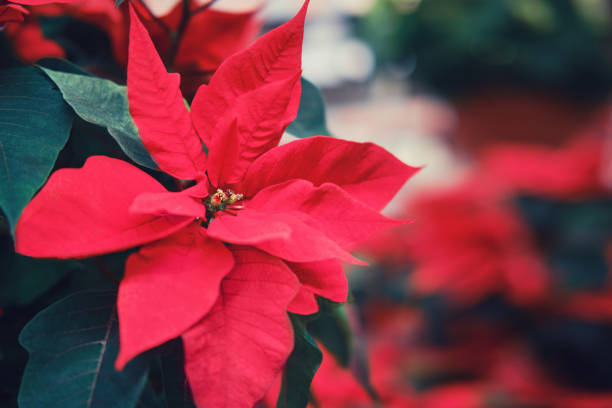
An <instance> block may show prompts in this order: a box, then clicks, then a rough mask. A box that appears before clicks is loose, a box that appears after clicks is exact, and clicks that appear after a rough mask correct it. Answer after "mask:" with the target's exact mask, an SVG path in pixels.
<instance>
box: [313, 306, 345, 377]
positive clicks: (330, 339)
mask: <svg viewBox="0 0 612 408" xmlns="http://www.w3.org/2000/svg"><path fill="white" fill-rule="evenodd" d="M319 307H320V312H319V314H318V315H317V318H316V319H314V320H313V321H311V322H309V323H308V331H309V332H310V333H312V335H313V336H314V337H315V338H317V339H318V340H319V341H320V342H321V344H323V346H325V348H326V349H328V350H329V351H330V352H331V353H332V354H333V355H334V357H336V359H337V360H338V362H339V363H340V364H341V365H342V366H344V367H348V365H349V361H350V359H351V328H350V325H349V323H348V320H347V316H346V311H345V309H344V307H343V305H342V304H340V303H334V302H330V301H327V300H325V299H321V298H319Z"/></svg>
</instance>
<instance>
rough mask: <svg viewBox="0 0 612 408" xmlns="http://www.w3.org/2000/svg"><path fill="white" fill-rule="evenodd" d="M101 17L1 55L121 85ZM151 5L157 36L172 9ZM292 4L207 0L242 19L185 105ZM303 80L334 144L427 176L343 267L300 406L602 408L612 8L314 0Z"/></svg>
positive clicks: (111, 35)
mask: <svg viewBox="0 0 612 408" xmlns="http://www.w3.org/2000/svg"><path fill="white" fill-rule="evenodd" d="M94 3H95V5H96V6H95V7H94V6H93V4H94ZM112 3H113V2H112V1H110V0H109V1H107V2H106V3H104V2H102V1H98V0H95V1H92V2H91V3H89V4H90V5H92V6H91V7H90V8H89V9H88V10H87V12H84V11H83V10H82V9H78V8H77V7H76V6H74V8H73V7H72V6H62V7H60V8H59V9H58V8H54V7H47V8H40V9H38V10H37V11H36V12H35V13H34V12H33V13H32V15H30V16H28V19H27V21H26V22H24V24H22V25H19V26H8V27H7V28H6V30H5V34H6V41H9V42H11V44H12V45H13V47H14V49H15V51H16V52H17V53H18V54H19V56H20V57H21V58H22V59H24V60H26V61H29V62H32V61H35V60H38V59H39V58H41V57H50V56H51V57H57V56H63V57H67V58H68V59H70V60H72V61H73V62H76V63H78V64H79V65H82V66H85V67H88V68H89V69H91V70H93V71H94V72H96V73H98V74H100V75H104V76H106V77H110V78H113V79H117V80H119V81H120V80H121V79H122V75H123V70H122V64H124V63H125V60H124V58H125V45H126V43H125V35H126V31H125V30H126V27H127V25H126V21H125V20H124V17H122V16H121V15H120V14H117V13H116V12H115V11H112ZM148 3H149V7H150V9H151V11H152V12H153V13H155V14H157V15H158V16H163V18H164V20H163V21H165V22H166V23H167V24H168V25H171V24H172V21H173V16H172V7H173V5H174V4H175V3H176V1H170V0H168V1H166V0H149V1H148ZM300 3H301V1H299V0H269V1H265V0H219V1H217V2H216V4H215V6H214V9H216V10H220V11H222V12H225V13H228V12H229V13H237V15H240V16H242V17H239V18H230V19H228V20H227V24H226V25H225V26H224V27H225V28H223V29H222V30H221V32H222V33H223V34H222V35H221V36H220V37H218V38H219V47H216V48H214V47H213V48H211V49H209V50H208V51H209V52H210V54H209V55H210V58H208V59H204V60H198V61H196V63H195V64H194V61H193V58H192V59H190V56H191V57H193V55H192V54H190V53H189V50H190V48H193V47H194V45H193V44H190V45H186V46H185V49H182V50H181V49H179V52H178V54H177V55H176V56H174V57H176V58H174V57H173V58H172V59H173V62H174V65H173V67H174V68H175V70H177V71H180V72H181V73H182V74H183V85H184V91H185V92H186V94H189V89H190V87H192V88H193V86H194V85H197V84H199V83H201V82H202V81H205V80H206V79H207V78H209V76H210V73H211V72H212V71H214V68H215V67H216V65H217V64H218V62H219V61H220V60H221V59H222V58H224V56H225V55H224V53H225V52H228V51H229V49H228V48H227V44H232V46H239V45H240V44H246V43H248V42H249V41H251V40H252V38H254V36H255V35H256V33H257V32H260V31H265V30H268V29H271V28H273V27H275V26H277V25H279V24H281V23H282V22H284V21H286V20H287V19H288V18H290V17H291V16H292V15H293V14H294V13H295V10H296V9H297V7H298V6H299V4H300ZM98 5H99V7H98ZM109 6H110V7H109ZM141 13H142V14H141V17H143V19H144V20H146V15H147V14H146V12H145V10H141ZM207 16H208V14H207ZM226 17H227V16H226ZM226 17H222V16H221V15H213V16H212V17H205V16H204V13H203V16H202V19H203V20H204V19H208V18H210V19H211V20H206V21H208V22H210V21H217V22H218V21H221V20H219V19H220V18H226ZM214 19H217V20H214ZM206 21H204V22H202V23H201V24H205V23H206ZM145 22H146V21H145ZM148 23H149V24H148V28H149V30H150V31H151V34H152V36H153V37H154V39H155V38H156V32H155V30H156V28H155V24H154V23H152V22H151V21H149V22H148ZM211 24H212V23H211ZM92 26H93V27H95V29H92ZM211 27H216V29H218V27H219V24H216V25H215V24H212V25H211ZM157 30H158V31H159V30H161V31H160V32H161V33H162V34H163V27H157ZM75 32H78V33H87V34H86V35H81V36H74V35H72V34H74V33H75ZM208 34H209V35H211V36H215V35H218V32H215V31H211V32H210V33H208ZM202 35H205V34H202ZM160 37H163V35H160ZM215 38H217V37H215ZM47 40H48V41H47ZM230 40H231V41H230ZM198 41H199V40H198ZM32 44H37V45H36V47H34V46H33V45H32ZM92 44H93V45H95V46H92ZM156 44H157V46H158V49H160V50H162V51H163V50H164V47H166V46H167V45H165V44H163V43H160V42H157V43H156ZM94 49H95V52H93V51H92V52H89V51H88V50H94ZM162 51H160V52H162ZM109 61H112V62H111V63H109ZM303 66H304V76H305V77H306V78H307V79H309V80H310V81H312V82H313V83H315V84H316V85H317V86H318V87H319V88H320V89H321V90H322V92H323V96H324V99H325V101H326V105H327V108H328V109H327V124H328V128H329V129H330V131H331V133H332V134H333V135H334V136H337V137H341V138H344V139H350V140H356V141H372V142H375V143H378V144H380V145H382V146H384V147H386V148H387V149H389V150H390V151H391V152H393V153H394V154H395V155H396V156H398V157H399V158H400V159H402V160H404V161H405V162H406V163H408V164H410V165H413V166H418V167H422V169H421V171H420V172H419V173H418V174H417V175H416V176H415V177H414V178H413V179H412V180H410V181H409V182H408V184H407V185H406V187H405V188H404V189H403V190H402V192H401V194H400V195H399V196H398V197H397V199H396V200H395V201H393V202H392V203H391V205H390V206H389V207H388V208H387V209H386V210H385V211H386V213H387V215H390V216H394V217H400V218H404V219H412V220H413V222H412V223H410V224H408V225H406V226H403V227H401V228H398V229H396V230H394V231H391V232H389V233H387V234H385V235H383V236H378V237H375V238H374V239H372V240H370V241H369V242H366V243H364V244H363V245H362V246H361V247H360V248H357V250H358V253H359V254H360V256H361V257H362V258H364V259H366V260H368V262H369V263H370V265H369V266H367V267H359V268H350V269H347V273H348V275H349V282H350V285H351V292H352V293H351V298H350V302H349V304H348V306H347V307H344V308H340V309H338V308H334V309H330V310H333V311H334V313H339V314H341V316H339V318H341V319H342V321H346V322H348V325H349V326H350V329H351V330H350V331H351V332H352V335H350V336H349V335H348V334H347V333H348V330H347V331H346V332H343V333H337V337H338V338H339V340H338V341H336V342H335V343H330V344H329V345H328V344H322V347H323V348H324V350H325V356H324V360H323V364H322V366H321V368H320V370H319V371H318V373H317V374H316V376H315V379H314V382H313V388H312V391H313V403H312V405H313V406H314V407H322V408H336V407H337V408H363V407H381V406H384V407H395V408H404V407H405V408H410V407H424V408H479V407H495V408H502V407H503V408H507V407H526V408H527V407H532V408H536V407H543V408H546V407H561V408H611V407H612V351H611V348H612V282H611V280H610V274H611V272H612V133H611V132H612V116H611V113H612V111H611V110H610V90H611V87H612V1H609V0H495V1H492V0H312V2H311V7H310V11H309V17H308V21H307V27H306V34H305V42H304V61H303ZM74 148H75V149H76V147H74ZM313 329H314V330H320V331H325V330H326V327H324V326H321V327H318V328H313ZM342 342H345V343H346V345H347V347H346V349H347V350H349V352H348V353H345V354H344V355H343V354H342V352H340V353H338V350H333V345H334V344H338V343H342ZM345 351H346V350H345Z"/></svg>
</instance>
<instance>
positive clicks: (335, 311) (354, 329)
mask: <svg viewBox="0 0 612 408" xmlns="http://www.w3.org/2000/svg"><path fill="white" fill-rule="evenodd" d="M319 308H320V312H319V314H318V315H317V318H316V319H314V320H312V321H310V322H308V331H309V332H310V333H312V335H313V336H314V337H315V338H316V339H317V340H319V341H320V342H321V344H322V345H323V346H324V347H325V348H326V349H327V350H329V351H330V352H331V354H332V355H333V356H334V357H335V358H336V360H337V361H338V363H340V365H342V366H344V367H346V368H348V369H349V370H350V371H351V372H352V373H353V375H354V376H355V379H356V380H357V381H358V382H359V383H360V384H361V385H362V386H363V387H364V388H365V390H366V391H367V392H368V393H369V394H370V396H371V397H372V399H374V400H375V401H376V400H377V399H378V395H377V394H376V391H375V390H374V388H373V387H372V384H371V383H370V368H369V364H368V356H367V345H366V343H365V338H364V336H363V334H362V332H361V328H360V327H359V325H358V323H357V319H356V318H355V316H354V311H353V313H352V314H351V313H349V312H350V311H351V304H348V303H335V302H331V301H329V300H326V299H323V298H319Z"/></svg>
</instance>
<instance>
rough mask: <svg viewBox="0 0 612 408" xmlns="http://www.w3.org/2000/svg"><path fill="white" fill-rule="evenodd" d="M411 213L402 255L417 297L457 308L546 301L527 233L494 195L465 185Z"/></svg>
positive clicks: (542, 271)
mask: <svg viewBox="0 0 612 408" xmlns="http://www.w3.org/2000/svg"><path fill="white" fill-rule="evenodd" d="M409 211H410V212H411V213H413V214H415V217H416V218H417V219H418V222H417V223H415V225H414V231H410V232H411V233H413V234H410V239H409V240H408V245H407V247H406V248H405V249H404V250H408V253H409V256H410V258H411V259H412V260H413V261H414V262H415V263H416V268H415V270H414V273H413V275H412V281H411V283H412V285H413V289H414V290H415V291H417V292H419V293H421V294H431V293H435V292H439V291H440V292H443V293H446V294H449V295H451V297H452V298H453V299H454V300H455V301H458V302H460V303H471V302H475V301H478V300H482V299H483V298H484V297H486V296H488V295H490V294H494V293H500V292H501V293H503V294H504V295H506V296H507V298H509V299H510V300H512V301H514V302H518V303H530V302H534V301H538V300H541V298H542V296H544V295H545V291H546V288H547V285H548V272H547V270H546V268H545V266H544V263H543V261H542V260H541V259H540V258H539V256H538V255H537V253H536V252H535V249H534V246H533V243H532V241H533V239H532V238H531V236H530V234H529V230H528V228H527V226H526V225H524V224H523V223H522V221H521V219H520V216H519V215H518V214H517V213H516V211H515V210H514V209H513V208H512V206H511V205H510V204H509V203H506V202H505V201H504V198H503V195H500V194H498V193H497V192H496V191H495V189H491V188H490V186H487V185H481V184H477V183H476V182H472V183H467V184H464V185H460V186H458V187H455V188H453V189H451V190H447V191H441V192H438V193H435V194H430V195H429V196H428V195H424V196H422V197H421V198H420V199H419V200H418V201H417V202H415V203H414V204H413V205H412V206H411V207H410V210H409Z"/></svg>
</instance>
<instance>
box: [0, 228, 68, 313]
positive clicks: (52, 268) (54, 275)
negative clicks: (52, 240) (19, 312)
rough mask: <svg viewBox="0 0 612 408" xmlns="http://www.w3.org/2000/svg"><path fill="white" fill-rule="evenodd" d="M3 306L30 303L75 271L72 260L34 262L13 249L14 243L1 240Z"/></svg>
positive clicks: (0, 304)
mask: <svg viewBox="0 0 612 408" xmlns="http://www.w3.org/2000/svg"><path fill="white" fill-rule="evenodd" d="M0 259H2V268H0V307H7V306H23V305H27V304H29V303H31V302H32V301H33V300H34V299H36V298H37V297H38V296H40V295H42V294H43V293H45V292H46V291H48V290H49V289H50V288H51V287H53V286H54V285H55V284H56V283H58V282H59V281H60V280H61V279H62V278H63V277H64V276H66V274H67V273H68V272H69V271H70V269H73V268H72V267H73V266H74V265H73V263H72V261H56V260H50V259H33V258H28V257H25V256H21V255H18V254H16V253H15V251H14V250H13V242H12V241H11V239H10V238H9V237H8V236H7V237H0Z"/></svg>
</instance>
